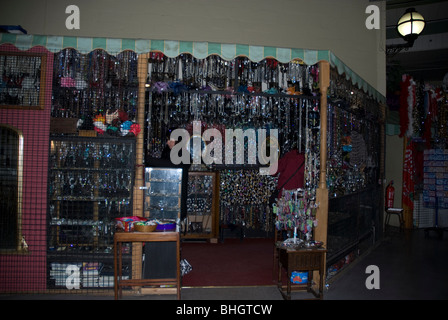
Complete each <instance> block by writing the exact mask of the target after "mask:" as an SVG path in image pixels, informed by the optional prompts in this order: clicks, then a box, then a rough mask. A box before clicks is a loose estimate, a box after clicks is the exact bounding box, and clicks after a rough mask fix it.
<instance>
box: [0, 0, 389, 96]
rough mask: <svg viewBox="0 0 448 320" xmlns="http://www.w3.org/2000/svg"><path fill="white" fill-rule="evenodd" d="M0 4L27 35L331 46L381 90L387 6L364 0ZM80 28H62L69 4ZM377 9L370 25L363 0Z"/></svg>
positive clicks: (6, 20) (1, 13)
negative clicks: (374, 23) (77, 14)
mask: <svg viewBox="0 0 448 320" xmlns="http://www.w3.org/2000/svg"><path fill="white" fill-rule="evenodd" d="M5 2H6V1H3V3H2V4H1V5H0V24H3V25H21V26H22V27H24V28H25V29H26V30H27V31H28V33H30V34H45V35H64V36H70V35H72V36H87V37H114V38H141V39H164V40H185V41H209V42H222V43H241V44H252V45H260V46H274V47H286V48H304V49H322V50H331V51H332V52H333V53H334V54H336V55H337V56H338V57H339V58H340V59H341V60H342V61H343V62H344V63H345V64H346V65H348V66H349V67H350V68H351V69H353V70H354V71H355V72H356V73H357V74H358V75H359V76H361V77H362V78H363V79H364V80H365V81H367V82H368V83H369V84H370V85H372V86H373V87H374V88H376V89H377V90H378V91H379V92H380V93H382V94H383V95H385V92H386V84H385V83H386V80H385V79H386V76H385V72H386V71H385V56H384V45H385V20H386V17H385V16H386V14H385V5H384V2H383V1H376V2H371V1H369V0H338V1H335V0H312V1H309V0H275V1H272V0H157V1H155V0H127V1H123V0H121V1H119V0H39V1H36V0H15V1H8V2H6V3H5ZM71 4H74V5H77V6H78V7H79V9H80V29H79V30H68V29H67V28H66V27H65V20H66V19H67V17H68V14H66V13H65V9H66V7H67V6H68V5H71ZM371 4H374V5H377V6H378V7H379V8H380V10H381V11H380V18H381V25H380V29H379V30H368V29H367V28H366V27H365V21H366V19H367V17H368V16H369V15H368V14H366V13H365V11H366V7H367V6H368V5H371Z"/></svg>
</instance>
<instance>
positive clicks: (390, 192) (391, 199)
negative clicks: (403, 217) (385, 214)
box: [386, 180, 395, 210]
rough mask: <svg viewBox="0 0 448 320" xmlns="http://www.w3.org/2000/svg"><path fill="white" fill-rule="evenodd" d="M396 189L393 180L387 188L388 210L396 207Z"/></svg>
mask: <svg viewBox="0 0 448 320" xmlns="http://www.w3.org/2000/svg"><path fill="white" fill-rule="evenodd" d="M394 196H395V188H394V181H393V180H392V181H391V182H389V184H388V185H387V187H386V210H387V209H388V208H393V207H394Z"/></svg>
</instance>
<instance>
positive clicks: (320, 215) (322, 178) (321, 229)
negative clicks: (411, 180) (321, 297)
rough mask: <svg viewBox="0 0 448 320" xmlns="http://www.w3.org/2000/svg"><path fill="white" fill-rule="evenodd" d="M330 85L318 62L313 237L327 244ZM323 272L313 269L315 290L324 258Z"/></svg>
mask: <svg viewBox="0 0 448 320" xmlns="http://www.w3.org/2000/svg"><path fill="white" fill-rule="evenodd" d="M329 86H330V64H329V62H328V61H320V62H319V89H320V171H319V187H318V188H317V190H316V203H317V204H318V207H317V210H316V220H317V226H316V228H315V229H314V239H315V240H317V241H322V242H323V243H324V246H327V231H328V189H327V112H328V107H327V90H328V87H329ZM324 261H325V263H324V268H323V269H324V272H323V274H319V272H317V271H315V272H314V273H313V278H314V279H315V285H314V286H315V288H314V289H315V290H316V289H317V284H318V283H319V281H320V277H323V278H324V279H325V271H326V259H324Z"/></svg>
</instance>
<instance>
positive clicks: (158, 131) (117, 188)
mask: <svg viewBox="0 0 448 320" xmlns="http://www.w3.org/2000/svg"><path fill="white" fill-rule="evenodd" d="M30 37H32V38H33V39H32V41H30ZM58 39H60V40H61V41H56V40H57V39H56V38H53V37H50V36H28V35H27V36H21V35H14V36H11V35H4V34H3V35H0V40H1V41H0V43H1V44H2V51H7V50H8V48H9V46H14V47H17V48H18V49H20V50H27V49H29V48H31V47H33V44H34V43H46V50H48V52H51V54H52V55H53V61H54V63H53V66H52V68H51V69H52V70H51V72H48V73H47V77H52V78H51V79H52V81H50V85H49V86H47V88H46V90H50V91H51V93H52V99H51V101H47V102H46V104H45V109H46V110H47V112H48V116H49V117H51V128H50V130H51V139H50V141H51V143H50V144H49V145H47V146H46V148H47V149H48V154H49V155H50V158H49V161H48V162H49V163H48V166H49V176H48V183H49V185H50V189H49V190H48V221H47V222H46V223H47V239H48V242H47V243H46V244H45V245H44V248H41V250H43V251H44V252H45V255H46V257H47V258H46V261H47V270H46V272H45V275H44V276H43V277H44V278H45V279H46V282H47V287H48V288H54V287H56V288H62V289H63V288H65V287H66V283H65V282H64V283H62V282H59V286H58V285H57V283H58V282H57V281H56V278H55V277H53V276H54V274H55V272H52V268H51V263H55V264H54V266H55V267H59V268H63V266H64V265H65V264H70V265H78V266H81V267H84V268H83V269H81V270H82V271H83V272H85V274H84V277H85V278H86V279H87V276H90V275H92V276H93V277H94V280H93V281H90V282H84V283H81V287H82V288H96V289H98V288H107V287H111V286H112V284H111V282H107V281H106V282H104V279H103V280H100V278H99V276H100V275H101V276H103V277H106V276H109V275H110V267H111V264H112V260H113V259H112V255H111V254H110V244H111V241H110V239H111V238H110V237H113V232H114V230H113V224H114V223H115V222H116V221H117V220H118V221H120V223H121V224H122V225H126V221H124V219H123V218H124V217H129V216H133V217H141V218H144V219H151V218H152V217H153V216H152V214H151V210H153V211H154V210H156V209H161V208H160V202H159V203H152V202H151V200H149V199H150V198H151V192H160V191H166V190H165V189H163V190H153V189H151V188H149V189H148V188H147V187H148V184H151V183H156V182H155V181H154V180H153V182H151V181H150V180H151V179H149V177H148V176H147V175H145V171H146V170H147V159H150V158H158V157H160V155H161V152H162V149H163V146H164V143H165V140H164V139H165V136H166V133H167V132H168V130H170V129H172V128H183V129H185V130H186V131H187V132H189V133H190V136H191V137H192V142H193V139H195V138H198V139H199V144H200V145H201V146H202V148H203V147H204V146H205V145H206V144H207V143H209V141H207V140H206V139H204V138H203V137H204V133H205V131H206V130H207V129H216V131H215V132H220V133H222V136H223V137H225V136H226V135H225V131H226V130H229V129H232V130H233V131H234V132H235V131H236V130H239V129H240V130H242V131H243V132H255V133H258V132H261V131H263V132H266V133H267V135H266V136H264V137H262V136H259V135H255V136H249V137H248V138H247V139H246V140H243V143H242V144H243V145H242V146H240V147H241V149H238V148H239V146H238V145H237V144H238V143H239V141H238V140H236V142H235V150H243V154H244V157H243V162H241V161H238V159H236V158H235V157H236V155H233V157H234V158H233V160H232V158H226V157H224V156H223V157H222V160H223V161H222V162H218V161H216V162H214V163H212V164H204V163H203V162H199V163H193V165H192V166H191V167H190V173H189V179H188V198H187V201H186V203H187V215H186V218H185V219H183V220H182V221H177V222H176V223H178V230H179V231H180V235H181V237H183V238H184V239H195V238H197V239H208V240H210V241H212V242H214V241H216V239H217V238H218V235H219V231H220V229H221V228H223V227H225V226H229V225H235V226H238V227H240V228H243V230H244V232H246V233H247V234H250V232H261V234H264V235H271V232H272V231H273V230H274V227H275V225H276V221H277V214H274V213H273V212H272V207H270V206H269V203H268V202H269V197H270V195H271V193H272V191H273V189H274V188H275V187H276V185H277V178H276V177H274V176H271V175H262V174H260V171H259V170H260V167H263V163H261V161H260V158H257V157H251V154H252V153H251V149H249V148H250V146H251V145H253V144H255V145H257V146H258V147H259V148H261V147H263V148H264V149H265V150H266V149H267V145H266V137H269V136H270V135H272V134H273V132H274V130H278V137H276V138H277V140H278V145H279V146H280V149H279V156H281V155H282V154H284V153H285V152H287V151H289V150H292V149H293V148H298V149H299V151H301V152H304V153H305V154H306V162H305V178H304V179H305V183H304V189H305V190H306V194H307V196H308V197H309V199H312V202H313V203H314V204H315V206H314V208H313V210H312V212H311V213H310V216H309V218H310V219H311V221H312V224H311V225H309V224H306V223H305V224H306V225H308V226H312V228H311V229H309V230H308V229H306V230H301V231H305V232H304V234H308V235H309V237H310V238H312V239H314V240H317V241H321V242H323V243H324V244H325V246H326V247H327V249H328V250H329V252H330V250H331V246H332V242H331V241H333V240H332V239H330V236H331V235H332V233H330V230H331V228H332V221H333V217H332V215H333V211H332V210H333V209H332V203H333V199H340V198H341V197H342V196H347V195H348V196H350V195H352V194H353V193H356V192H361V191H363V192H366V188H368V187H378V181H379V180H381V179H380V178H381V177H382V173H383V172H382V167H383V163H382V157H383V154H382V150H383V143H382V137H383V132H382V124H381V119H382V118H381V117H382V113H381V111H382V110H383V109H384V108H383V106H382V104H381V102H382V101H383V97H382V96H381V95H379V94H378V92H376V91H375V90H374V89H373V88H372V87H370V86H369V85H368V84H367V83H365V82H364V81H363V80H362V79H359V77H357V75H356V74H355V73H354V72H353V71H352V70H350V69H349V68H348V67H347V66H345V65H344V64H343V63H342V62H341V61H340V60H339V59H338V58H337V57H336V56H335V55H333V54H332V53H331V52H329V51H316V50H302V49H285V48H271V47H259V46H249V45H232V44H217V43H204V42H201V43H198V42H183V41H161V40H160V41H159V40H157V41H156V40H129V39H128V40H129V41H125V40H127V39H123V40H121V39H103V38H77V39H75V40H76V41H73V39H72V37H67V38H64V37H62V38H58ZM5 43H8V44H5ZM114 54H115V55H114ZM0 111H2V123H3V122H6V120H5V118H4V117H3V114H4V113H3V111H4V110H0ZM34 112H39V111H34ZM372 114H373V116H371V115H372ZM366 115H368V116H371V117H370V118H366V117H365V116H366ZM377 120H379V122H378V123H379V124H378V126H371V125H372V124H373V123H374V122H375V121H377ZM198 122H199V123H200V127H199V128H200V129H199V135H198V136H194V133H197V132H198V131H197V130H194V128H195V127H194V126H195V123H198ZM366 124H367V125H366ZM358 131H361V132H358ZM356 133H362V136H363V139H364V144H363V143H362V140H363V139H362V138H360V137H359V136H356ZM348 136H350V137H351V138H352V148H353V149H352V150H356V151H357V152H358V151H359V152H364V153H363V154H362V155H357V156H354V152H353V151H347V150H343V151H341V150H342V147H343V146H346V145H349V144H348V143H345V142H344V141H346V138H347V137H348ZM25 138H26V137H25ZM366 138H370V139H371V140H366ZM344 139H345V140H344ZM374 139H377V140H375V141H373V140H374ZM263 143H265V144H264V145H263ZM355 143H358V144H357V146H358V145H362V146H364V147H360V148H364V149H366V148H367V150H364V149H362V150H358V149H357V147H355ZM222 147H223V153H222V154H223V155H224V154H225V149H224V146H222ZM44 148H45V146H44ZM217 150H218V149H215V152H217ZM351 152H352V153H351ZM236 153H237V152H235V154H236ZM347 153H351V155H352V158H356V159H355V160H353V162H351V161H347ZM215 155H216V154H215ZM344 157H345V158H344ZM131 158H132V159H131ZM254 158H255V159H254ZM366 158H369V163H368V164H366V161H365V159H366ZM359 159H361V160H359ZM104 161H106V162H104ZM103 162H104V163H103ZM111 163H113V165H111ZM264 164H266V162H265V163H264ZM361 166H362V167H363V169H362V170H360V169H359V168H360V167H361ZM366 167H367V168H371V169H372V170H370V171H369V172H367V171H365V170H364V168H366ZM341 173H347V174H348V175H350V177H351V179H350V180H349V181H350V186H351V189H350V190H345V191H344V192H342V193H339V191H336V190H340V188H341V187H342V186H343V183H342V181H341V180H340V179H339V180H337V179H335V177H340V176H341V175H340V174H341ZM361 176H362V177H361ZM155 180H157V178H156V179H155ZM25 183H26V181H25ZM84 184H89V185H90V186H91V187H90V188H88V189H86V188H83V186H84ZM86 190H87V191H86ZM207 190H209V191H212V192H211V193H209V192H208V191H207ZM329 192H330V196H329ZM159 196H160V194H159ZM87 204H88V205H87ZM358 204H359V207H360V208H361V207H362V208H365V207H366V205H365V204H364V203H357V205H358ZM86 205H87V207H89V208H90V209H88V210H84V208H85V206H86ZM374 206H375V208H374V209H368V210H371V211H370V212H371V216H375V218H374V219H373V220H375V219H378V217H377V216H376V215H378V211H379V210H377V208H376V207H377V206H378V204H375V205H374ZM81 207H82V208H83V209H82V210H81ZM70 210H71V211H70ZM362 210H364V209H360V211H362ZM75 211H76V212H75ZM336 211H338V212H339V209H337V210H336ZM61 212H64V214H66V216H63V215H61ZM70 212H71V213H70ZM81 212H88V215H89V216H88V217H87V216H84V213H83V215H82V216H80V213H81ZM27 214H28V213H27V212H24V213H23V215H27ZM338 214H339V213H338ZM334 219H335V220H338V221H340V220H342V219H340V217H339V216H337V217H336V218H334ZM360 219H361V218H360V217H359V216H358V217H357V221H359V220H360ZM363 219H365V220H366V221H367V220H368V218H367V217H363ZM366 223H367V224H369V222H368V221H367V222H366ZM67 224H71V225H70V228H68V229H72V230H73V229H76V230H83V231H82V232H81V231H77V232H78V234H77V235H76V233H74V234H75V237H78V238H79V237H81V235H82V234H84V235H85V236H87V238H88V239H90V240H89V242H88V243H87V245H80V244H81V241H78V240H79V239H73V238H72V240H70V241H68V240H67V239H68V237H65V238H64V239H65V241H66V242H65V244H64V245H63V246H61V245H60V243H61V240H62V238H61V235H62V234H63V233H61V230H62V229H63V228H65V227H66V226H67ZM80 225H82V227H81V226H80ZM277 226H278V224H277ZM351 226H353V225H351ZM355 228H357V226H355ZM66 229H67V228H66ZM327 230H328V239H327ZM25 237H30V238H31V236H30V235H27V234H25ZM28 245H29V246H30V248H31V250H33V249H34V248H36V243H35V242H32V241H31V242H29V243H28ZM39 245H40V246H41V247H42V246H43V245H42V244H39ZM63 248H65V249H63ZM344 250H346V248H343V249H337V250H335V251H337V253H335V256H336V255H339V254H340V253H341V252H342V251H344ZM68 253H69V254H68ZM142 254H143V249H142V245H141V243H140V244H139V243H133V244H132V245H130V246H126V245H124V249H123V261H124V262H125V263H124V264H125V265H126V270H123V271H124V272H125V274H126V275H127V276H129V278H132V279H139V278H140V277H141V276H142V273H143V270H142ZM58 257H59V258H58ZM2 263H3V262H2ZM5 263H6V264H7V263H8V261H6V262H5ZM11 264H12V265H14V263H11ZM12 267H14V266H12ZM62 272H65V269H63V270H62ZM40 277H42V275H40ZM101 281H103V282H101ZM101 283H103V284H102V285H101ZM89 284H92V285H89Z"/></svg>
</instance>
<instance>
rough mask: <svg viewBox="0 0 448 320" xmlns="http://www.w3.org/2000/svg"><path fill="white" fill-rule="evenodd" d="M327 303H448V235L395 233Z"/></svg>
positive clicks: (261, 296) (195, 294) (270, 289)
mask: <svg viewBox="0 0 448 320" xmlns="http://www.w3.org/2000/svg"><path fill="white" fill-rule="evenodd" d="M368 266H377V267H378V269H377V270H378V271H379V273H377V274H379V277H378V278H377V280H378V281H377V282H376V284H377V285H379V288H376V289H375V288H373V289H368V288H367V286H366V280H368V281H367V282H368V283H372V281H370V279H371V276H372V274H370V272H369V273H367V272H366V270H367V267H368ZM123 298H124V299H126V300H128V299H132V300H174V299H175V297H174V296H171V295H159V296H154V295H144V296H124V297H123ZM0 299H54V300H77V299H83V300H84V299H88V300H112V299H113V296H112V295H108V296H92V295H88V296H85V295H80V294H61V295H38V296H33V295H22V296H17V295H4V296H0ZM324 299H325V300H385V299H386V300H387V299H392V300H413V299H418V300H440V299H443V300H446V299H448V232H445V233H444V235H443V238H442V239H438V238H436V237H435V234H434V233H432V232H431V233H430V234H429V237H425V234H424V231H423V230H413V231H407V232H401V233H400V232H397V231H391V232H389V233H386V234H385V236H384V238H383V240H382V241H381V242H380V243H379V244H378V245H377V246H376V247H375V248H374V249H373V250H372V251H371V252H370V253H368V254H366V255H364V256H363V257H361V258H358V259H357V260H355V262H354V263H352V264H351V265H349V266H348V267H347V268H346V269H345V270H344V271H343V272H342V273H340V274H339V275H338V276H336V277H335V278H334V279H333V281H332V282H331V283H330V284H329V285H328V286H327V290H326V291H325V294H324ZM182 300H190V301H191V300H282V296H281V295H280V293H279V291H278V289H277V288H276V287H275V286H263V287H230V288H218V287H217V288H183V289H182Z"/></svg>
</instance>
